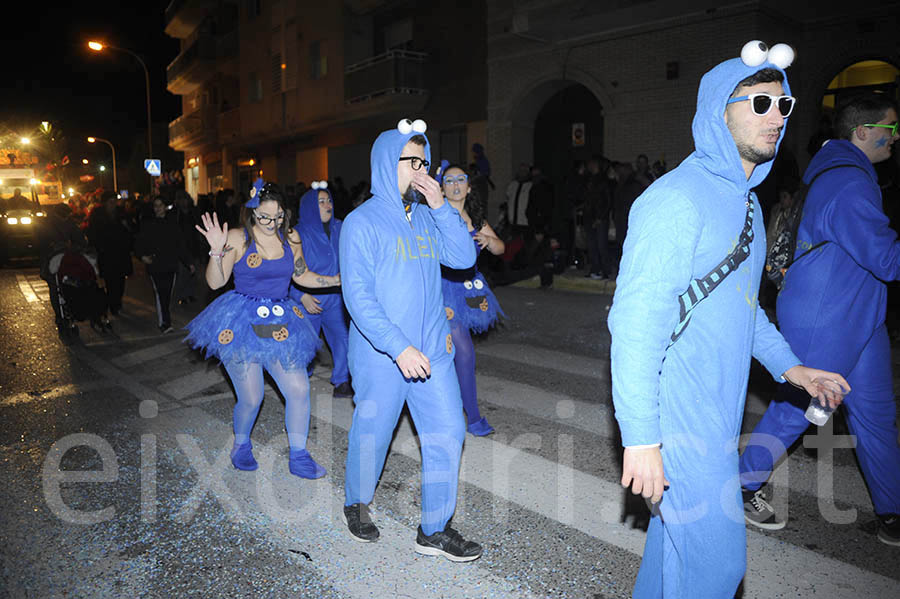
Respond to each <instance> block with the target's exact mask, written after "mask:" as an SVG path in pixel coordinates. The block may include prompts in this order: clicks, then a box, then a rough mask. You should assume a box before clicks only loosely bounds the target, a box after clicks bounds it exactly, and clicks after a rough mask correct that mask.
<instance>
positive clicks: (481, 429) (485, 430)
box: [468, 417, 494, 437]
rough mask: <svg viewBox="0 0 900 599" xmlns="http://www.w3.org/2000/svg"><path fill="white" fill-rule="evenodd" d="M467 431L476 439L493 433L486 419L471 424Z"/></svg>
mask: <svg viewBox="0 0 900 599" xmlns="http://www.w3.org/2000/svg"><path fill="white" fill-rule="evenodd" d="M468 430H469V432H470V433H472V434H473V435H475V436H476V437H486V436H487V435H490V434H491V433H493V432H494V427H492V426H491V425H490V424H488V422H487V419H485V418H484V417H482V419H481V420H476V421H475V422H473V423H472V424H470V425H469V426H468Z"/></svg>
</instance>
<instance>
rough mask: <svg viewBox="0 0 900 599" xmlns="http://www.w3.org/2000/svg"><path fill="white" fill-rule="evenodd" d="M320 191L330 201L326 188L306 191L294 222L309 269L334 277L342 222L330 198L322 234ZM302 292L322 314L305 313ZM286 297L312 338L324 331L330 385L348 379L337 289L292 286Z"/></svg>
mask: <svg viewBox="0 0 900 599" xmlns="http://www.w3.org/2000/svg"><path fill="white" fill-rule="evenodd" d="M320 191H324V192H325V193H327V194H328V197H329V198H332V196H331V191H329V190H328V189H321V190H320V189H310V190H308V191H307V192H306V193H304V194H303V197H301V198H300V220H299V222H298V223H297V232H298V233H299V234H300V240H301V241H302V242H303V256H304V258H305V259H306V265H307V266H308V267H309V269H310V270H311V271H313V272H317V273H319V274H320V275H336V274H338V273H339V272H340V271H341V267H340V264H339V263H338V250H339V247H340V239H341V225H342V224H343V223H342V221H341V220H340V219H338V218H335V217H334V216H333V212H334V209H333V207H334V200H333V199H332V217H331V220H330V221H329V222H328V230H329V233H326V232H325V225H324V223H322V217H321V214H320V213H319V192H320ZM304 293H309V294H311V295H314V296H315V297H316V299H317V300H319V307H320V308H322V312H320V313H319V314H310V313H309V312H308V311H307V310H306V308H305V307H304V306H303V304H302V303H301V302H300V298H301V297H303V294H304ZM290 295H291V297H292V298H293V299H294V301H296V302H297V304H299V305H300V307H301V309H302V310H303V313H304V314H306V315H307V317H308V320H309V323H310V324H311V325H312V327H313V329H314V330H315V332H316V335H318V334H319V331H321V330H323V329H324V330H325V340H326V341H328V347H329V348H331V357H332V359H333V360H334V368H333V369H332V371H331V384H332V385H334V386H338V385H340V384H341V383H346V382H347V381H349V380H350V371H349V369H348V366H347V339H348V328H347V318H346V314H345V312H344V302H343V300H342V298H341V289H340V287H328V288H325V289H301V288H298V287H296V286H294V285H292V286H291V293H290Z"/></svg>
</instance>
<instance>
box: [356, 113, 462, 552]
mask: <svg viewBox="0 0 900 599" xmlns="http://www.w3.org/2000/svg"><path fill="white" fill-rule="evenodd" d="M414 135H417V133H415V132H410V133H407V134H403V133H400V132H399V131H397V130H396V129H394V130H391V131H385V132H383V133H381V135H379V136H378V139H376V140H375V144H374V145H373V146H372V156H371V167H372V198H370V199H369V200H368V201H366V202H365V203H364V204H362V205H361V206H360V207H358V208H357V209H356V210H354V211H353V212H351V213H350V214H349V215H348V216H347V219H346V220H345V221H344V227H343V232H342V234H341V243H340V263H341V280H342V285H343V294H344V303H345V304H346V306H347V310H348V311H349V312H350V318H351V326H350V351H349V360H350V373H351V375H352V376H353V386H354V388H355V391H356V396H355V398H354V400H355V402H356V409H355V411H354V412H353V423H352V425H351V427H350V434H349V442H348V449H347V472H346V486H345V494H346V499H345V505H353V504H354V503H364V504H368V503H370V502H371V501H372V497H373V496H374V494H375V485H376V483H377V482H378V478H379V476H380V474H381V470H382V468H383V466H384V460H385V457H386V455H387V449H388V445H389V444H390V442H391V438H392V436H393V432H394V428H395V427H396V425H397V420H398V418H399V417H400V411H401V409H402V408H403V404H404V402H408V404H409V410H410V413H411V414H412V418H413V421H414V422H415V426H416V430H417V432H418V434H419V440H420V442H421V446H422V531H423V532H424V533H425V534H426V535H431V534H434V533H435V532H437V531H441V530H444V528H445V526H446V524H447V521H448V520H449V519H450V517H451V516H452V515H453V511H454V509H455V508H456V492H457V483H458V479H459V459H460V454H461V452H462V443H463V439H464V437H465V433H466V427H465V422H464V419H463V411H462V401H461V399H460V394H459V383H458V382H457V378H456V371H455V369H454V366H453V356H454V347H453V344H452V342H451V338H450V327H449V325H448V323H447V316H446V313H445V312H444V305H443V301H442V297H441V268H440V265H441V264H444V265H446V266H449V267H451V268H459V269H462V268H469V267H470V266H472V264H474V263H475V248H474V245H473V244H472V239H471V237H470V236H469V234H468V232H467V230H466V225H465V223H464V222H463V221H462V219H461V218H460V216H459V213H458V212H456V210H454V209H453V208H452V207H451V206H450V203H449V202H446V201H445V202H444V204H443V205H442V206H441V207H440V208H438V209H436V210H432V209H431V208H430V207H429V206H427V205H424V204H413V205H412V206H411V207H410V211H409V219H407V213H406V211H405V209H404V205H403V201H402V199H401V194H400V191H399V190H398V188H397V165H398V161H399V158H400V156H401V153H402V151H403V148H404V146H405V145H406V144H407V142H408V141H409V140H410V138H412V137H413V136H414ZM430 158H431V148H430V146H429V145H428V144H427V139H426V145H425V159H426V160H429V161H430ZM409 346H413V347H415V348H416V349H418V350H419V351H421V352H422V353H423V354H425V355H426V356H427V357H428V359H429V360H430V362H431V376H430V377H429V378H428V379H427V380H424V381H423V380H408V379H405V378H404V377H403V374H402V373H401V372H400V369H399V368H398V367H397V364H396V363H395V362H394V360H396V359H397V357H398V356H399V355H400V354H401V353H402V352H403V351H404V350H405V349H406V348H407V347H409Z"/></svg>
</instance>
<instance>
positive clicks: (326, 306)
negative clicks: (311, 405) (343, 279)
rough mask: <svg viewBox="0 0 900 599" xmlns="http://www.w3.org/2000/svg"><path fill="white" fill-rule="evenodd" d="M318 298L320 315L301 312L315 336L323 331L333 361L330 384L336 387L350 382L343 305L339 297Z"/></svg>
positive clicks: (346, 330)
mask: <svg viewBox="0 0 900 599" xmlns="http://www.w3.org/2000/svg"><path fill="white" fill-rule="evenodd" d="M318 298H319V300H320V301H321V302H322V303H321V306H322V308H323V310H322V312H321V313H319V314H310V313H309V312H307V311H306V308H303V312H304V313H305V314H306V317H307V318H309V323H310V324H311V325H312V327H313V330H314V331H315V332H316V335H318V334H319V331H322V330H324V331H325V341H327V342H328V348H329V349H330V350H331V359H332V360H333V361H334V368H333V369H332V370H331V384H332V385H334V386H335V387H336V386H338V385H340V384H341V383H346V382H347V381H349V380H350V369H349V368H348V366H347V342H348V339H349V328H348V325H347V318H346V313H345V312H344V303H343V302H342V301H341V296H340V295H331V296H318ZM334 300H337V301H334Z"/></svg>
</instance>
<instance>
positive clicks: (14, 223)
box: [6, 216, 19, 225]
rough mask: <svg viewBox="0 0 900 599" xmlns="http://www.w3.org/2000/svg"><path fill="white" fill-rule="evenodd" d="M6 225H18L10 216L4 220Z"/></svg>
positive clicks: (17, 220)
mask: <svg viewBox="0 0 900 599" xmlns="http://www.w3.org/2000/svg"><path fill="white" fill-rule="evenodd" d="M6 223H7V224H10V225H18V224H19V219H17V218H15V217H12V216H10V217H9V218H7V219H6Z"/></svg>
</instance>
